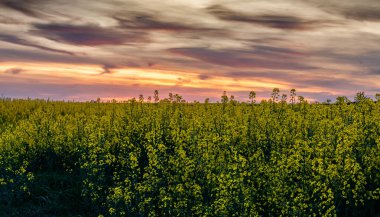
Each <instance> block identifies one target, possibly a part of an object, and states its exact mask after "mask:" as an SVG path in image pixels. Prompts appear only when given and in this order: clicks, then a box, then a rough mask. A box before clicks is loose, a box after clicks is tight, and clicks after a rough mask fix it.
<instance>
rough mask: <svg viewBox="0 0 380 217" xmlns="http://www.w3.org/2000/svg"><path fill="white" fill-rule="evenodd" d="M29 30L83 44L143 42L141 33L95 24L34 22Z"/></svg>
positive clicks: (143, 36) (58, 39)
mask: <svg viewBox="0 0 380 217" xmlns="http://www.w3.org/2000/svg"><path fill="white" fill-rule="evenodd" d="M34 27H35V30H32V31H31V32H32V33H34V34H38V35H39V36H41V37H46V38H48V39H50V40H54V41H58V42H62V43H68V44H74V45H79V46H81V45H84V46H101V45H123V44H128V43H136V42H144V41H146V40H147V39H146V38H145V34H143V33H132V32H129V33H124V32H121V31H118V30H115V29H112V28H105V27H100V26H97V25H70V24H55V23H51V24H35V25H34Z"/></svg>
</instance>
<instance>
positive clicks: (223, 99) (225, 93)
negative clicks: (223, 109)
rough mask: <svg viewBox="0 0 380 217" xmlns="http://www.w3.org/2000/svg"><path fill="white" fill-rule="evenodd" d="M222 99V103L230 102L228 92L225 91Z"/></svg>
mask: <svg viewBox="0 0 380 217" xmlns="http://www.w3.org/2000/svg"><path fill="white" fill-rule="evenodd" d="M220 98H221V102H222V103H227V102H228V96H227V92H226V91H224V92H223V95H222V96H221V97H220Z"/></svg>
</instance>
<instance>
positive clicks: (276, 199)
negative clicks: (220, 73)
mask: <svg viewBox="0 0 380 217" xmlns="http://www.w3.org/2000/svg"><path fill="white" fill-rule="evenodd" d="M379 207H380V103H376V102H373V101H372V100H369V99H364V100H361V101H359V102H357V103H351V104H349V103H344V102H343V103H342V102H341V103H334V104H326V103H325V104H310V103H307V102H306V101H304V102H297V103H284V102H277V103H274V102H273V101H264V102H261V103H239V102H237V101H235V100H228V99H224V100H223V98H222V102H220V103H208V102H205V103H197V102H194V103H186V102H183V101H182V102H181V100H178V101H175V100H163V101H161V102H158V103H143V102H139V101H135V100H131V101H128V102H124V103H116V102H109V103H101V102H93V103H90V102H89V103H79V102H52V101H50V102H49V101H45V100H11V99H2V100H0V215H1V216H313V215H314V216H335V215H338V216H375V215H376V214H377V213H379V212H380V209H379Z"/></svg>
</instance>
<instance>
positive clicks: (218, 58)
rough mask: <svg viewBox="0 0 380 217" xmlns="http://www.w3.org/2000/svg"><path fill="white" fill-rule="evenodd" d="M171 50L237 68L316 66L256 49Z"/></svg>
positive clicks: (296, 68) (297, 67) (174, 52)
mask: <svg viewBox="0 0 380 217" xmlns="http://www.w3.org/2000/svg"><path fill="white" fill-rule="evenodd" d="M169 52H171V53H173V54H177V55H182V56H186V57H191V58H194V59H197V60H201V61H204V62H207V63H212V64H216V65H222V66H229V67H237V68H250V67H252V68H266V69H291V70H292V69H293V70H311V69H315V67H312V66H308V65H306V64H301V63H297V62H294V61H293V62H289V61H290V60H289V59H287V60H286V61H283V60H281V59H278V58H275V56H272V55H271V54H266V55H263V54H262V53H261V54H260V53H258V54H257V55H256V54H255V51H242V50H220V51H219V50H211V49H207V48H172V49H169Z"/></svg>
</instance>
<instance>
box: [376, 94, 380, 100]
mask: <svg viewBox="0 0 380 217" xmlns="http://www.w3.org/2000/svg"><path fill="white" fill-rule="evenodd" d="M375 99H376V101H378V102H380V93H376V94H375Z"/></svg>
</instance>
